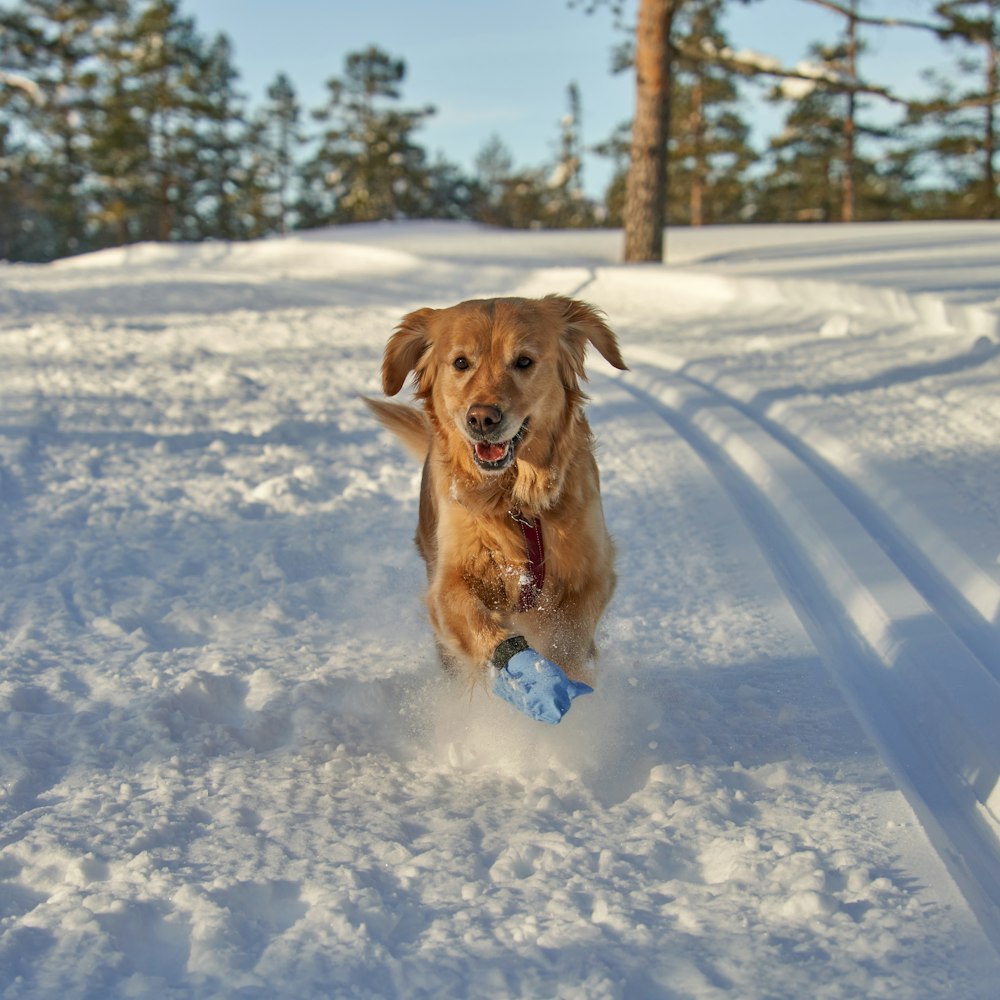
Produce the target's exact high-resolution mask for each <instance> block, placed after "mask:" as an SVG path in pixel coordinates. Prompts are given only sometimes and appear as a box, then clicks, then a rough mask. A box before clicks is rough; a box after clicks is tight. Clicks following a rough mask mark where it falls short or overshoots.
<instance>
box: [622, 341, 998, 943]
mask: <svg viewBox="0 0 1000 1000" xmlns="http://www.w3.org/2000/svg"><path fill="white" fill-rule="evenodd" d="M639 356H641V357H645V358H646V359H647V363H646V364H643V365H641V366H640V367H639V369H638V371H636V372H635V373H634V374H633V375H632V376H631V377H630V378H628V384H629V386H635V387H636V391H637V392H639V393H640V394H641V395H642V396H643V397H644V398H647V399H650V400H651V401H653V402H654V403H655V405H656V409H657V411H658V412H659V413H661V414H662V415H663V417H664V419H666V420H667V421H668V422H669V423H670V424H671V426H674V427H676V428H677V429H678V430H679V431H680V433H681V434H682V435H683V436H684V437H685V439H686V440H688V441H689V443H691V444H692V446H693V447H694V448H695V449H696V451H698V453H699V454H700V455H701V456H702V457H703V459H704V460H705V461H706V463H707V464H708V465H709V466H710V467H712V468H713V469H716V470H717V473H718V477H719V479H720V480H721V481H722V482H723V483H724V485H725V486H726V487H727V489H728V490H729V492H730V493H731V495H732V496H733V497H734V499H735V500H736V502H737V504H738V506H739V508H740V510H741V512H742V513H743V515H744V518H745V520H746V521H747V522H748V523H749V524H750V525H751V526H752V528H753V529H754V531H755V534H756V536H757V537H758V539H759V540H760V542H761V545H762V548H763V550H764V553H765V555H766V557H767V558H768V560H769V562H770V563H771V564H772V566H774V568H775V570H776V572H777V574H778V576H779V579H781V581H782V584H783V586H784V589H785V591H786V593H787V594H788V596H789V599H790V600H791V601H792V603H793V604H794V605H795V607H796V609H797V611H798V614H799V617H800V618H801V619H802V621H803V623H804V624H805V625H806V627H807V628H808V629H809V632H810V634H811V636H812V637H813V641H814V642H815V643H816V646H817V648H818V649H820V650H821V651H822V653H823V654H824V660H825V662H826V663H827V664H828V666H829V668H830V669H831V670H832V671H833V672H834V674H835V676H836V677H837V679H838V680H839V681H840V682H841V684H842V686H843V687H844V689H845V690H846V692H847V694H848V697H849V698H850V701H851V703H852V705H853V706H854V709H855V713H856V715H857V716H858V717H859V718H860V719H861V720H862V721H863V722H864V723H865V725H866V727H867V729H868V732H869V734H870V735H871V736H872V737H873V738H874V739H875V741H876V742H877V743H878V744H879V746H880V747H881V749H882V752H883V754H884V756H885V757H886V759H887V760H888V761H889V763H890V764H891V765H892V767H893V770H894V772H895V774H896V775H897V777H898V778H899V779H900V780H901V781H902V782H903V785H904V787H905V788H906V790H907V791H908V793H909V797H910V800H911V802H912V804H913V805H914V808H915V809H916V810H917V812H918V814H919V815H920V816H921V819H922V821H923V823H924V826H925V827H926V828H927V830H928V832H929V833H930V835H931V838H932V840H933V841H934V843H935V844H936V846H937V849H938V852H939V853H940V854H941V856H942V858H943V859H944V860H945V861H946V863H948V864H949V866H950V868H951V870H952V873H953V875H954V876H955V877H956V879H957V880H958V882H959V884H960V886H961V888H962V891H963V893H964V894H965V895H966V897H967V898H968V899H969V901H970V903H971V904H972V905H973V907H974V909H975V910H976V912H977V914H978V915H979V918H980V920H981V922H982V924H983V926H984V929H986V931H987V933H988V934H989V935H990V937H991V938H992V940H993V941H994V943H995V944H996V945H997V946H998V948H1000V839H998V831H1000V781H998V778H1000V772H998V769H997V768H998V764H1000V726H998V725H997V720H998V719H1000V649H998V647H997V646H996V645H995V639H996V634H995V632H994V631H993V630H992V628H991V623H990V622H988V621H986V620H984V619H983V618H980V617H976V615H975V614H974V613H973V611H972V609H970V608H969V607H968V605H967V603H966V602H965V601H963V600H962V594H961V593H960V592H958V593H956V592H953V591H951V589H950V588H949V587H948V585H947V581H945V580H943V579H942V576H943V575H942V574H940V573H938V571H937V570H936V568H935V566H934V564H933V563H929V562H927V561H926V560H925V559H922V558H920V557H919V556H922V555H923V553H922V551H921V550H922V546H921V545H920V543H919V542H918V541H917V540H914V539H911V538H909V537H908V536H907V535H906V534H905V533H903V532H901V531H899V530H898V529H897V528H896V526H895V525H894V524H893V523H892V522H891V521H890V520H888V519H887V517H886V516H885V514H884V512H882V511H880V510H879V509H878V508H876V507H873V506H872V505H870V503H869V502H868V501H867V499H866V497H865V494H864V493H863V491H861V490H860V489H858V488H857V487H855V486H854V485H853V484H852V483H851V482H850V480H849V479H845V478H844V477H843V476H842V475H841V474H840V473H838V472H836V471H835V470H834V469H832V468H830V467H829V466H827V465H826V463H825V462H823V460H822V459H820V458H819V457H818V456H816V455H815V453H813V452H811V451H810V450H809V449H807V448H806V447H805V446H804V445H803V444H802V443H801V442H796V441H795V439H794V438H791V437H789V436H788V435H786V434H783V433H779V432H778V431H777V429H776V428H775V427H773V426H771V425H770V424H769V421H766V420H761V419H757V420H755V419H753V417H752V411H750V410H748V409H747V408H745V407H743V406H740V405H739V404H738V402H737V401H736V400H734V399H733V398H732V397H729V396H726V395H725V394H723V393H721V392H718V391H713V390H711V389H710V388H708V387H707V386H706V385H705V384H704V383H702V382H701V381H700V380H696V379H693V378H685V377H683V376H678V375H676V374H674V373H673V372H671V371H670V368H671V367H673V366H671V365H670V364H669V363H668V364H667V365H663V364H662V363H661V364H660V365H659V366H656V365H653V366H651V365H649V364H648V360H649V358H650V354H648V353H647V354H645V355H642V354H640V355H639ZM652 357H653V358H654V359H655V354H653V355H652ZM883 549H885V550H887V551H888V552H891V553H893V554H894V558H892V559H890V556H889V555H888V554H887V552H886V551H883ZM918 554H919V555H918ZM943 554H944V555H947V553H943ZM960 559H961V553H959V552H958V551H956V552H955V558H954V562H959V561H960ZM988 583H992V581H985V582H984V589H987V584H988ZM921 594H924V595H932V596H931V597H929V598H928V599H929V600H930V601H931V602H932V603H930V604H929V603H928V601H927V600H925V599H924V597H922V596H921ZM934 597H939V598H940V599H939V600H934ZM991 632H992V633H993V636H992V637H993V640H994V642H993V643H991V642H990V641H989V638H990V633H991ZM963 639H964V640H965V642H963ZM973 650H976V651H977V652H978V655H977V653H976V652H973ZM943 667H944V669H943Z"/></svg>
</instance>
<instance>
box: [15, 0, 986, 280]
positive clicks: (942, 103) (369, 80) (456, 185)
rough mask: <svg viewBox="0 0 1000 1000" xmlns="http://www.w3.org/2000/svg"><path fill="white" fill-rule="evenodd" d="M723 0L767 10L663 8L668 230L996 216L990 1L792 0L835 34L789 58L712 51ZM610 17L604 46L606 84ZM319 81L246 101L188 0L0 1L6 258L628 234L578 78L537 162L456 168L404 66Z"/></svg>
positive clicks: (496, 142)
mask: <svg viewBox="0 0 1000 1000" xmlns="http://www.w3.org/2000/svg"><path fill="white" fill-rule="evenodd" d="M737 2H751V3H758V4H766V3H772V2H775V0H675V6H676V8H677V16H676V20H675V28H674V34H673V37H672V41H671V44H672V46H673V72H672V80H671V85H670V90H671V92H670V100H669V104H670V129H669V136H670V138H669V143H668V162H669V167H668V189H667V221H668V223H669V224H670V225H706V224H713V223H738V222H853V221H876V220H904V219H939V218H965V219H969V218H984V219H985V218H992V219H996V218H1000V192H998V177H997V169H998V156H1000V154H998V151H997V121H996V114H997V105H998V101H1000V86H998V81H997V51H998V38H1000V0H950V2H939V3H934V4H930V5H922V7H921V9H922V14H921V15H920V16H915V17H914V19H913V20H910V21H906V20H902V21H901V20H899V19H892V18H888V17H887V16H884V15H882V14H880V13H879V10H878V7H879V4H878V0H865V2H863V3H862V2H860V0H794V2H798V3H803V4H807V3H809V4H814V5H816V6H821V7H825V8H826V9H827V10H828V11H831V12H833V13H834V14H836V15H837V17H836V18H835V19H834V22H835V23H839V25H840V28H839V30H838V31H837V33H836V35H835V37H830V38H827V39H819V40H817V42H816V44H815V45H814V47H813V50H812V52H811V53H810V56H809V58H808V59H807V60H805V61H803V62H800V63H799V64H797V65H796V66H795V67H794V68H789V67H783V66H780V65H778V64H777V63H776V62H775V60H773V59H770V58H767V57H765V56H763V55H760V56H757V55H754V54H752V53H748V52H746V51H745V50H741V49H740V47H739V45H740V42H739V39H730V38H728V37H726V35H725V32H724V30H723V23H724V13H725V11H726V8H727V6H730V5H732V4H735V3H737ZM782 2H788V0H782ZM576 6H577V10H576V16H579V17H585V16H587V11H586V9H581V8H585V6H586V5H584V4H577V5H576ZM626 7H627V5H625V4H622V5H620V7H619V9H618V19H617V24H618V28H617V29H616V31H617V32H618V33H616V34H615V35H614V36H609V39H608V47H609V52H611V51H613V52H614V62H615V69H616V70H617V71H620V72H630V71H631V60H632V45H631V42H630V33H629V32H630V25H629V24H628V23H627V18H628V13H627V10H626ZM827 20H829V19H827ZM886 31H892V32H928V33H930V34H931V35H932V36H933V37H934V38H935V39H936V46H937V48H938V49H939V52H940V58H939V59H937V60H936V62H935V65H934V66H933V67H928V70H927V81H928V86H927V88H925V92H924V94H923V96H921V97H920V98H919V99H917V97H915V96H914V95H908V94H906V93H899V92H897V90H896V89H895V88H894V87H893V86H892V82H891V81H885V80H878V79H871V78H869V77H868V76H866V75H865V73H863V72H861V70H859V66H864V67H865V69H866V70H867V69H868V65H867V63H866V62H865V61H864V58H863V54H864V51H865V44H866V38H867V37H869V35H870V33H872V32H886ZM331 71H332V72H333V73H334V74H335V75H332V76H331V77H330V79H329V80H328V81H327V83H326V92H325V100H324V102H323V103H322V104H321V106H318V107H311V108H306V107H303V106H302V104H301V102H300V100H299V98H298V95H297V93H296V90H295V87H294V85H293V83H292V81H291V79H290V78H289V77H288V76H287V75H286V74H279V75H278V76H277V77H276V79H274V81H273V82H272V83H271V85H270V86H269V87H268V89H267V92H266V95H265V96H264V98H263V99H262V101H261V102H260V104H259V105H258V106H251V103H250V101H249V99H248V98H247V96H246V94H245V93H244V92H243V90H242V89H241V84H240V73H239V68H238V67H237V65H236V64H235V59H234V53H233V49H232V45H231V43H230V41H229V39H228V38H227V37H226V36H225V35H217V36H215V37H206V36H205V35H204V34H203V33H201V32H200V31H199V28H198V25H197V23H196V22H195V20H194V19H193V18H192V17H190V16H188V15H187V14H186V13H185V11H184V7H183V3H182V2H181V0H72V2H69V0H17V2H6V3H0V260H10V261H32V262H41V261H49V260H53V259H55V258H59V257H64V256H68V255H72V254H77V253H82V252H86V251H91V250H96V249H101V248H104V247H111V246H119V245H123V244H128V243H134V242H139V241H147V240H153V241H198V240H206V239H220V240H245V239H254V238H259V237H264V236H268V235H273V234H283V233H287V232H290V231H293V230H295V229H304V228H314V227H318V226H327V225H336V224H342V223H351V222H365V221H376V220H387V219H469V220H475V221H479V222H483V223H488V224H491V225H496V226H506V227H516V228H529V227H530V228H566V227H594V226H619V225H621V222H622V205H623V197H624V189H625V177H626V175H627V172H628V167H629V163H628V160H629V135H630V129H631V124H630V123H629V122H627V121H623V122H622V124H621V126H620V128H619V129H617V130H616V131H615V133H614V134H612V135H609V136H605V137H603V138H602V139H601V140H600V141H599V142H597V143H594V144H593V145H592V146H590V147H588V148H587V149H586V150H585V149H584V148H583V147H582V142H581V139H580V135H581V122H582V120H583V115H584V111H585V98H586V95H583V94H581V93H580V91H579V88H578V87H577V86H576V85H575V84H574V83H572V82H571V81H567V84H566V94H565V101H566V114H565V116H564V118H563V119H562V121H561V122H560V123H558V124H557V125H555V126H554V128H553V147H552V148H553V150H554V153H553V156H552V159H551V161H550V162H547V163H540V164H537V165H534V166H532V167H530V168H523V167H518V166H515V164H514V159H513V156H512V155H511V153H510V151H509V149H508V147H507V146H506V145H505V143H504V141H503V138H502V137H501V136H496V137H494V138H493V139H491V140H490V141H489V142H488V143H487V144H486V145H484V147H483V148H482V149H481V151H480V153H479V155H478V156H477V158H476V160H475V163H474V165H473V166H472V168H471V169H463V168H461V167H459V166H457V165H456V164H454V163H451V162H449V161H448V160H447V158H446V156H443V155H440V154H439V155H434V156H432V155H431V154H430V153H429V152H428V150H427V149H425V148H424V146H423V145H422V144H421V127H422V125H424V123H426V122H427V121H428V120H429V119H430V118H431V117H432V116H433V115H434V114H435V109H434V108H433V107H413V106H411V104H410V103H409V102H408V101H407V99H406V96H405V85H406V62H405V53H404V54H395V53H389V52H386V51H384V50H383V49H382V48H380V47H379V46H378V45H377V44H372V45H371V46H370V47H368V48H366V49H364V50H362V51H357V52H353V53H351V54H350V55H348V56H347V58H346V59H345V60H344V64H343V65H342V66H339V67H331ZM928 93H929V94H930V95H931V96H927V95H928ZM766 100H770V101H775V102H777V104H778V106H779V107H780V108H782V109H783V113H784V123H783V127H782V128H781V129H780V132H779V133H778V134H777V135H774V136H772V137H770V138H768V139H766V140H765V141H764V143H763V144H761V143H758V144H757V145H756V146H755V145H754V144H753V143H752V142H751V138H750V136H751V130H750V126H749V124H748V120H749V118H750V116H751V113H752V109H753V106H754V102H760V101H766ZM887 122H888V124H887ZM585 152H587V153H596V154H599V155H602V156H606V157H609V158H610V162H611V163H612V164H613V165H614V171H613V179H612V181H611V183H610V185H609V186H608V189H607V191H606V192H605V193H604V196H603V197H602V198H600V199H595V198H592V197H588V196H586V195H585V193H584V190H583V186H582V183H581V169H582V167H581V164H582V158H583V155H584V153H585Z"/></svg>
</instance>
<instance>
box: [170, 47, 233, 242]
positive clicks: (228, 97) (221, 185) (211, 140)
mask: <svg viewBox="0 0 1000 1000" xmlns="http://www.w3.org/2000/svg"><path fill="white" fill-rule="evenodd" d="M238 79H239V73H238V72H237V71H236V69H235V67H234V66H233V62H232V46H231V44H230V42H229V39H228V38H227V37H226V36H225V35H219V36H217V37H216V39H215V41H214V42H213V43H212V45H211V47H210V48H209V49H208V52H207V54H206V59H205V71H204V75H203V77H202V88H201V100H200V102H199V103H198V104H197V105H196V107H195V110H196V112H197V122H196V126H195V132H196V134H197V137H198V141H197V167H196V181H195V192H194V197H193V199H192V206H193V212H191V213H189V214H188V215H187V216H186V217H185V218H184V219H183V220H182V222H181V225H180V226H179V227H178V228H179V230H180V232H181V233H182V234H183V235H184V237H185V238H188V239H202V238H204V237H206V236H211V237H212V238H213V239H225V240H234V239H242V238H243V237H245V236H246V235H247V234H248V232H249V231H250V229H251V219H250V212H249V205H250V201H251V199H250V192H249V184H250V175H249V170H248V165H247V154H246V149H247V141H248V133H249V125H248V123H247V120H246V112H245V98H244V96H243V95H242V94H241V93H240V92H239V91H238V90H237V89H236V82H237V80H238Z"/></svg>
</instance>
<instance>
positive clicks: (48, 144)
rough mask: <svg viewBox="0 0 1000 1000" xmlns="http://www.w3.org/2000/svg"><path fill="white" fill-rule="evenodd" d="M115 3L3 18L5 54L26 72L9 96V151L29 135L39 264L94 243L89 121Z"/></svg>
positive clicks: (38, 3) (43, 8)
mask: <svg viewBox="0 0 1000 1000" xmlns="http://www.w3.org/2000/svg"><path fill="white" fill-rule="evenodd" d="M115 6H116V4H115V3H114V0H79V2H77V3H73V4H67V3H64V2H60V0H23V2H22V4H21V6H20V8H18V9H17V10H15V11H13V12H4V13H3V16H2V20H0V27H2V28H3V35H4V50H5V53H6V55H7V57H8V58H12V57H13V59H15V60H16V61H17V63H19V64H20V65H21V67H22V68H23V69H24V71H25V76H24V77H23V78H21V80H22V83H21V86H16V85H14V86H12V85H11V83H10V79H8V80H7V84H6V86H5V87H4V88H3V98H4V105H5V109H6V110H7V111H8V112H13V114H12V117H11V119H10V122H9V123H8V125H7V130H8V137H7V144H8V146H9V147H11V148H13V147H14V146H15V145H17V144H18V143H19V140H21V139H25V138H28V137H29V136H30V142H25V143H23V145H22V146H21V150H22V153H21V155H22V157H23V159H22V162H21V164H20V168H19V170H18V174H19V176H20V177H21V179H22V182H25V181H27V185H26V187H25V190H24V194H25V195H26V196H28V197H30V198H31V200H32V201H33V202H34V204H32V205H31V208H30V209H29V222H30V225H31V227H32V230H33V238H32V250H31V255H32V256H33V257H35V258H37V259H49V258H51V257H57V256H64V255H65V254H68V253H76V252H79V251H81V250H84V249H86V248H87V246H88V240H87V224H86V222H87V220H86V207H85V190H84V184H85V181H86V179H87V175H88V166H87V160H88V155H89V139H88V130H87V128H86V127H85V123H86V122H87V121H88V120H89V118H90V116H91V114H92V111H93V91H94V88H95V85H96V79H97V77H96V73H97V63H96V55H97V45H98V42H99V39H100V38H101V31H100V27H101V24H102V22H103V21H104V19H105V18H106V17H107V16H108V15H109V13H110V12H111V11H112V10H113V8H114V7H115ZM25 84H30V85H25ZM29 177H30V181H28V180H27V179H28V178H29Z"/></svg>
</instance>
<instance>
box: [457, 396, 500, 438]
mask: <svg viewBox="0 0 1000 1000" xmlns="http://www.w3.org/2000/svg"><path fill="white" fill-rule="evenodd" d="M501 420H503V413H502V412H501V411H500V410H499V409H497V407H495V406H487V405H486V404H485V403H474V404H473V405H472V406H470V407H469V410H468V412H467V413H466V415H465V422H466V424H467V425H468V427H469V430H470V431H472V432H473V433H475V434H489V433H490V431H492V430H493V429H494V428H496V427H497V426H498V425H499V424H500V421H501Z"/></svg>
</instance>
